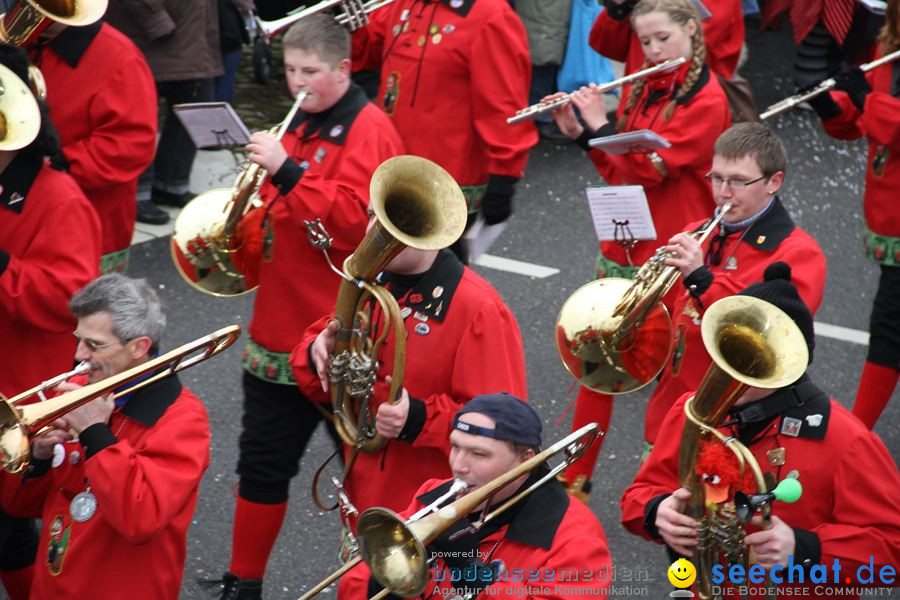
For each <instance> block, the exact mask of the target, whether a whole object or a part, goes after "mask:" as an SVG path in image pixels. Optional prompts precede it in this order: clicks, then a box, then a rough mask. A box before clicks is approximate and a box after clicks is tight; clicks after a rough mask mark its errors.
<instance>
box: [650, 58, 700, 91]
mask: <svg viewBox="0 0 900 600" xmlns="http://www.w3.org/2000/svg"><path fill="white" fill-rule="evenodd" d="M691 63H692V61H690V60H689V61H687V62H686V63H684V64H683V65H679V67H678V69H677V70H675V71H669V72H667V73H656V74H655V75H650V76H649V77H647V87H646V89H647V90H648V91H657V90H669V94H670V95H671V93H672V91H673V90H674V89H675V88H676V87H677V86H679V85H681V84H682V83H684V79H685V77H687V73H688V70H689V69H690V68H691Z"/></svg>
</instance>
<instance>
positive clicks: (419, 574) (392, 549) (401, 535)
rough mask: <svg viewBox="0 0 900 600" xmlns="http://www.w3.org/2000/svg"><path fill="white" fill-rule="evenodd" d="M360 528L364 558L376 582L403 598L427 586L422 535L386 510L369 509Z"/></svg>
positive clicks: (426, 566)
mask: <svg viewBox="0 0 900 600" xmlns="http://www.w3.org/2000/svg"><path fill="white" fill-rule="evenodd" d="M365 516H366V518H365V519H364V520H363V519H361V520H360V521H359V526H358V529H357V535H358V539H360V540H361V543H360V547H359V550H360V554H361V556H362V559H363V560H364V561H365V562H366V564H367V565H369V568H370V569H371V570H372V574H373V575H375V577H376V579H378V581H379V582H380V583H381V584H382V585H384V586H385V587H387V588H389V589H390V590H391V593H392V594H394V595H395V596H400V597H401V598H414V597H416V596H418V595H420V594H421V593H422V592H424V591H425V587H426V586H427V585H428V580H429V575H428V564H427V560H426V558H425V557H426V553H425V546H424V545H423V544H422V541H421V540H422V533H424V532H421V533H417V532H416V527H415V523H410V524H407V523H406V521H405V520H404V519H403V518H402V517H401V516H400V515H398V514H397V513H395V512H393V511H391V510H388V509H386V508H380V507H377V508H370V509H369V510H367V511H366V512H365Z"/></svg>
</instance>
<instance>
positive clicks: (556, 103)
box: [506, 56, 687, 125]
mask: <svg viewBox="0 0 900 600" xmlns="http://www.w3.org/2000/svg"><path fill="white" fill-rule="evenodd" d="M685 62H687V59H686V58H685V57H683V56H679V57H678V58H673V59H672V60H667V61H666V62H661V63H659V64H658V65H653V66H652V67H649V68H647V69H642V70H640V71H635V72H634V73H632V74H630V75H626V76H625V77H620V78H619V79H616V80H614V81H610V82H608V83H601V84H600V85H598V86H597V91H599V92H601V93H602V92H608V91H610V90H614V89H616V88H617V87H620V86H623V85H627V84H629V83H631V82H632V81H637V80H638V79H643V78H644V77H649V76H650V75H654V74H656V73H668V72H669V71H674V70H675V68H676V67H678V66H680V65H682V64H684V63H685ZM571 99H572V94H571V93H570V94H566V95H565V96H562V97H560V98H557V99H556V100H549V101H547V102H538V103H537V104H532V105H531V106H529V107H527V108H523V109H522V110H518V111H516V114H514V115H513V116H511V117H509V118H508V119H506V122H507V124H509V125H515V124H516V123H521V122H522V121H527V120H528V119H533V118H535V117H536V116H538V115H542V114H544V113H546V112H550V111H551V110H556V109H557V108H560V107H563V106H565V105H566V104H568V103H569V102H570V101H571Z"/></svg>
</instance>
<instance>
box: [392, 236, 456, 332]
mask: <svg viewBox="0 0 900 600" xmlns="http://www.w3.org/2000/svg"><path fill="white" fill-rule="evenodd" d="M464 272H465V266H464V265H463V264H462V263H461V262H460V261H459V259H458V258H456V255H455V254H453V252H451V251H450V250H447V249H446V248H445V249H444V250H441V251H440V252H438V255H437V258H435V259H434V263H433V264H432V265H431V268H430V269H428V270H427V271H425V273H424V274H423V275H422V278H421V279H420V280H419V281H418V283H416V284H415V285H414V286H413V287H412V289H410V290H409V293H408V294H406V300H405V301H404V302H403V304H404V306H408V307H410V308H412V309H413V310H416V311H418V312H420V313H422V314H425V315H428V316H429V317H431V318H433V319H435V320H436V321H443V320H444V319H445V318H447V313H448V312H449V311H450V303H451V301H452V300H453V294H455V293H456V288H457V287H459V282H460V280H461V279H462V276H463V273H464ZM386 276H387V280H388V282H390V281H391V273H389V272H388V273H386Z"/></svg>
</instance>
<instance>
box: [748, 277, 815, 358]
mask: <svg viewBox="0 0 900 600" xmlns="http://www.w3.org/2000/svg"><path fill="white" fill-rule="evenodd" d="M739 295H740V296H753V297H754V298H759V299H760V300H765V301H766V302H769V303H770V304H774V305H775V306H777V307H778V308H780V309H781V310H783V311H784V312H785V313H786V314H787V316H789V317H790V318H791V319H793V321H794V323H796V324H797V327H799V328H800V331H801V333H803V337H804V338H806V346H807V347H808V348H809V362H810V363H811V362H812V360H813V348H815V346H816V334H815V332H814V331H813V316H812V313H811V312H809V308H807V306H806V303H805V302H803V299H802V298H800V294H798V293H797V286H795V285H794V284H793V283H791V267H790V265H788V264H787V263H785V262H776V263H772V264H771V265H769V266H768V267H766V272H765V273H763V281H761V282H759V283H754V284H753V285H751V286H749V287H748V288H746V289H745V290H744V291H742V292H740V294H739Z"/></svg>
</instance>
